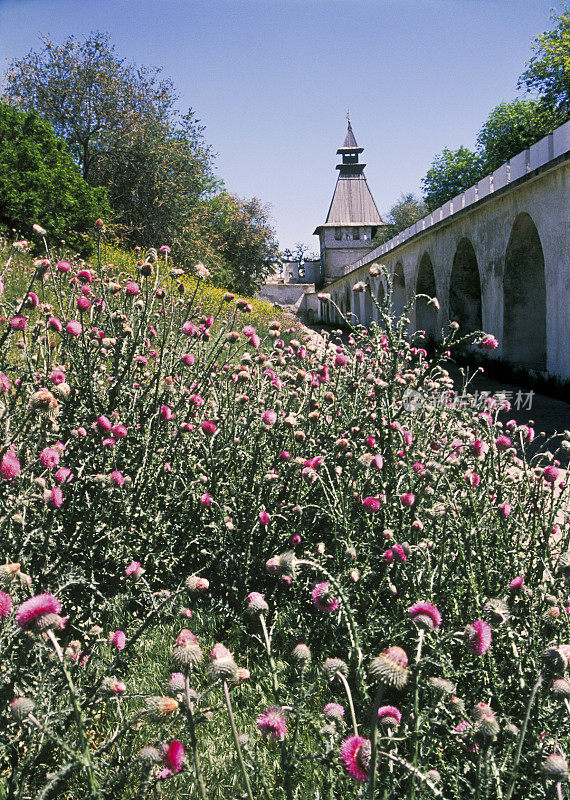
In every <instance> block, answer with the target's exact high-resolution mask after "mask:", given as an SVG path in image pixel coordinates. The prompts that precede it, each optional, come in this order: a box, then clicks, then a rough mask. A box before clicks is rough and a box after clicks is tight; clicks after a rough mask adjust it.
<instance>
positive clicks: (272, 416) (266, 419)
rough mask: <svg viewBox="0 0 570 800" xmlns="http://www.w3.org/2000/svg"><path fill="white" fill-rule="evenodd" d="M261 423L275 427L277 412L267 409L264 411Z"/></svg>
mask: <svg viewBox="0 0 570 800" xmlns="http://www.w3.org/2000/svg"><path fill="white" fill-rule="evenodd" d="M261 421H262V422H263V424H264V425H267V426H269V427H271V425H275V423H276V422H277V412H276V411H273V409H267V411H264V412H263V414H262V416H261Z"/></svg>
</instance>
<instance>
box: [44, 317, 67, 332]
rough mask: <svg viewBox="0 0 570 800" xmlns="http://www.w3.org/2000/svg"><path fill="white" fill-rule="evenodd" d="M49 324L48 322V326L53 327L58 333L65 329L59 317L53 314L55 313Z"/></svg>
mask: <svg viewBox="0 0 570 800" xmlns="http://www.w3.org/2000/svg"><path fill="white" fill-rule="evenodd" d="M47 324H48V328H51V329H52V330H54V331H57V332H58V333H61V332H62V330H63V325H62V324H61V322H60V321H59V320H58V318H57V317H54V316H53V314H52V316H51V317H50V318H49V319H48V323H47Z"/></svg>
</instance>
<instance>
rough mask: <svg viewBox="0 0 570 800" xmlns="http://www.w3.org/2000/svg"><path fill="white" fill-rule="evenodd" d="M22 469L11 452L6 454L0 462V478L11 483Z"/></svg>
mask: <svg viewBox="0 0 570 800" xmlns="http://www.w3.org/2000/svg"><path fill="white" fill-rule="evenodd" d="M21 469H22V468H21V466H20V462H19V461H18V459H17V458H16V456H15V455H14V453H13V452H12V451H11V450H8V452H7V453H4V455H3V456H2V461H0V477H2V478H4V480H5V481H11V480H13V479H14V478H17V477H18V475H19V474H20V470H21Z"/></svg>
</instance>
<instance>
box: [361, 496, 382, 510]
mask: <svg viewBox="0 0 570 800" xmlns="http://www.w3.org/2000/svg"><path fill="white" fill-rule="evenodd" d="M380 505H381V503H380V500H379V499H378V498H377V497H365V498H364V500H363V501H362V507H363V508H364V510H365V511H369V512H374V511H378V510H379V509H380Z"/></svg>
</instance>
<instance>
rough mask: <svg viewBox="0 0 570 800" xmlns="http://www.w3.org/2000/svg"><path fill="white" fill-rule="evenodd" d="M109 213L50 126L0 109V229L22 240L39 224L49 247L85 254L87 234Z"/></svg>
mask: <svg viewBox="0 0 570 800" xmlns="http://www.w3.org/2000/svg"><path fill="white" fill-rule="evenodd" d="M108 213H109V207H108V204H107V200H106V196H105V192H104V190H102V189H93V188H91V187H90V186H89V185H88V184H87V183H86V182H85V181H84V180H83V178H82V177H81V175H80V174H79V171H78V169H77V167H76V165H75V164H74V162H73V159H72V157H71V154H70V152H69V150H68V148H67V145H66V144H65V142H63V141H61V140H59V139H57V137H56V136H55V133H54V131H53V128H52V126H51V125H49V124H48V123H47V122H44V121H43V120H41V119H40V117H39V116H38V115H37V114H35V113H33V112H30V113H23V112H21V111H18V110H17V109H15V108H12V107H11V106H9V105H6V104H5V103H0V223H1V224H2V225H4V226H7V227H9V228H14V229H16V230H18V231H20V232H22V234H24V235H26V236H31V233H32V225H33V224H34V223H39V224H40V225H41V226H42V227H44V228H46V229H47V230H48V231H49V237H50V239H51V240H52V241H58V242H59V241H61V240H62V239H64V240H65V241H66V242H67V243H68V245H69V246H71V247H73V248H75V249H76V250H78V251H80V252H83V251H84V250H85V248H86V246H88V244H87V239H86V235H85V234H88V233H90V232H91V231H92V229H93V225H94V223H95V220H96V219H97V218H98V217H103V216H106V215H107V214H108Z"/></svg>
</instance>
